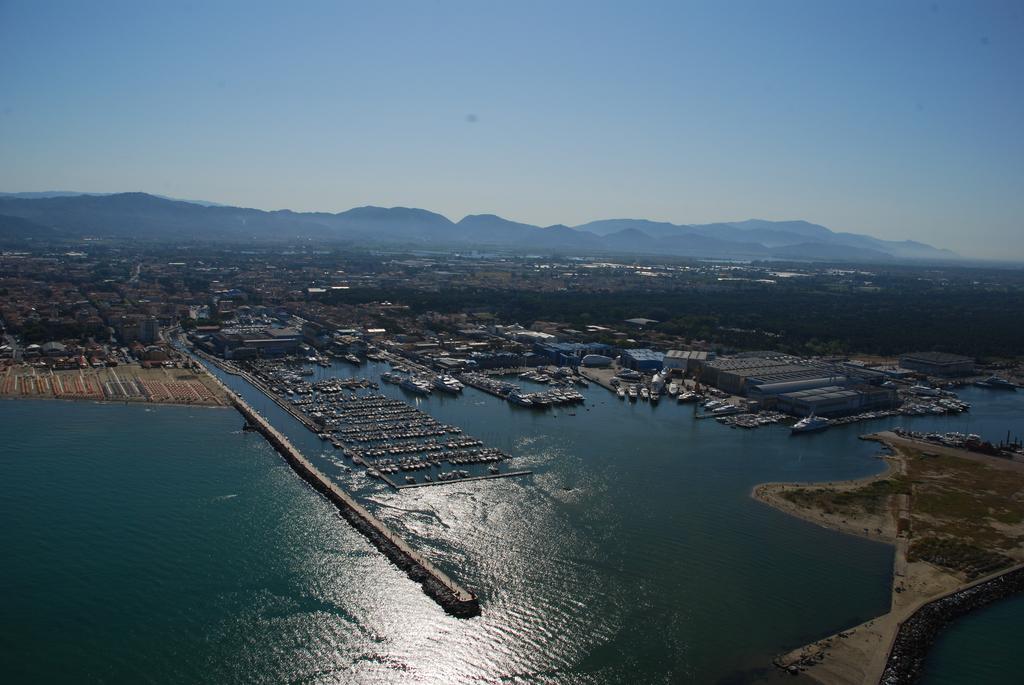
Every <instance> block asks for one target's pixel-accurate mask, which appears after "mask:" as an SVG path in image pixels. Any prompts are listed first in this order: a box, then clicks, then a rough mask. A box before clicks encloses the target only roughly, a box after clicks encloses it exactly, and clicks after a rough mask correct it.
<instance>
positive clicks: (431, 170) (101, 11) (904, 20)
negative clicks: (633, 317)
mask: <svg viewBox="0 0 1024 685" xmlns="http://www.w3.org/2000/svg"><path fill="white" fill-rule="evenodd" d="M33 190H76V191H88V192H120V191H130V190H141V191H146V192H151V193H157V194H163V195H169V196H173V197H181V198H189V199H201V200H212V201H216V202H221V203H225V204H233V205H240V206H246V207H257V208H261V209H280V208H291V209H295V210H318V211H343V210H345V209H349V208H351V207H354V206H361V205H368V204H372V205H381V206H411V207H423V208H425V209H430V210H433V211H437V212H440V213H442V214H444V215H446V216H448V217H450V218H452V219H453V220H458V219H460V218H462V217H463V216H464V215H466V214H477V213H493V214H499V215H501V216H504V217H506V218H510V219H513V220H516V221H523V222H528V223H535V224H540V225H550V224H555V223H565V224H568V225H575V224H580V223H584V222H586V221H590V220H594V219H602V218H647V219H652V220H659V221H672V222H675V223H707V222H714V221H733V220H741V219H748V218H762V219H778V220H781V219H806V220H808V221H814V222H816V223H821V224H824V225H826V226H828V227H830V228H832V229H833V230H837V231H851V232H856V233H868V234H871V235H875V236H877V237H881V238H887V239H914V240H920V241H923V242H927V243H930V244H934V245H937V246H940V247H947V248H950V249H953V250H956V251H958V252H960V253H961V254H963V255H965V256H971V257H986V258H1002V259H1024V225H1022V217H1024V3H1021V2H1019V0H1013V1H1010V2H983V1H980V0H978V1H965V2H943V1H936V2H916V1H913V0H907V1H903V0H901V1H899V2H892V1H891V0H887V1H883V2H873V1H864V2H837V1H833V0H811V1H808V2H802V1H798V0H792V1H780V2H771V1H768V0H760V1H754V2H743V1H732V0H720V1H717V2H683V1H681V0H675V1H670V2H625V1H623V2H617V3H606V2H599V1H596V0H588V1H586V2H569V1H566V2H531V1H527V0H516V1H515V2H504V3H498V2H494V1H490V0H480V1H477V2H445V1H439V2H431V1H429V0H422V1H419V2H387V1H384V0H374V1H373V2H365V1H364V2H340V1H339V2H294V3H281V2H257V1H250V2H237V3H227V2H214V1H202V2H192V3H187V2H173V3H169V2H161V3H157V2H150V1H145V0H143V1H138V0H136V1H134V2H123V3H122V2H115V1H104V2H98V3H85V2H77V1H75V2H49V1H47V0H30V1H27V2H22V1H11V0H0V191H6V192H16V191H33Z"/></svg>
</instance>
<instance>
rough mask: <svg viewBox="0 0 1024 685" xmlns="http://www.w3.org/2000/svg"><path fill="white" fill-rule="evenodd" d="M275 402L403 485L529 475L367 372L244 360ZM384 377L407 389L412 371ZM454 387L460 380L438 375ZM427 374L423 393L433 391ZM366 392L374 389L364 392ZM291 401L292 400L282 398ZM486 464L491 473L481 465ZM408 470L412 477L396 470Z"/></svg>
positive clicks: (419, 390) (368, 469)
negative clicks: (505, 467) (383, 388)
mask: <svg viewBox="0 0 1024 685" xmlns="http://www.w3.org/2000/svg"><path fill="white" fill-rule="evenodd" d="M239 369H240V371H241V372H242V373H244V374H246V376H247V377H249V378H252V379H253V380H254V381H255V382H256V383H257V384H258V387H260V388H261V389H263V390H264V391H265V392H267V393H269V394H270V395H271V396H272V397H273V399H274V401H275V402H277V403H278V404H279V405H282V406H284V407H285V408H286V409H287V411H289V413H292V414H293V415H296V416H297V417H299V418H300V420H301V421H302V422H303V424H304V425H305V426H306V427H307V428H309V430H311V431H313V432H314V433H316V434H317V436H318V437H319V438H320V439H321V440H323V441H326V442H329V443H330V444H331V445H332V446H333V447H334V448H335V449H337V450H339V451H340V453H341V454H342V455H343V456H344V457H345V458H346V459H347V460H349V461H350V462H351V463H352V464H353V465H356V466H357V467H361V468H363V469H365V473H366V475H367V476H368V477H370V478H376V479H379V480H381V481H383V482H384V483H386V484H388V485H389V486H390V487H392V488H394V489H396V490H398V489H404V488H408V487H411V486H414V485H442V484H445V483H452V482H456V481H467V480H470V481H476V480H486V479H492V478H507V477H509V476H525V475H529V473H530V471H528V470H517V471H514V472H508V471H502V470H501V466H500V465H501V464H502V462H504V461H506V460H507V459H509V455H508V454H506V453H504V452H502V451H501V450H497V449H494V448H488V447H486V446H485V445H484V443H483V441H481V440H479V439H476V438H473V437H470V436H465V435H463V431H462V429H461V428H459V427H458V426H454V425H450V424H443V423H441V422H439V421H437V420H436V419H434V418H433V417H431V416H430V415H429V414H427V413H426V412H423V411H422V410H420V409H418V408H417V407H415V406H413V405H411V404H408V403H407V402H404V401H402V400H398V399H394V398H390V397H387V396H385V395H381V394H379V393H376V392H372V391H375V390H377V389H379V385H378V384H377V383H376V382H375V381H372V380H369V379H366V378H360V377H349V378H340V377H329V378H322V379H320V380H317V381H310V380H308V377H307V376H305V375H303V373H302V372H301V370H296V369H295V368H293V367H291V366H289V365H286V364H279V363H274V362H251V363H246V364H243V365H242V366H240V367H239ZM381 378H382V380H383V381H385V382H388V383H392V384H394V383H395V382H396V381H399V378H401V380H400V381H399V382H398V385H399V387H401V388H402V389H403V390H407V389H408V388H407V385H408V384H411V379H412V378H413V377H412V376H408V377H406V376H399V375H397V374H395V373H394V372H385V373H383V374H381ZM438 378H439V379H441V380H440V381H439V382H440V383H441V384H443V385H446V386H448V387H449V388H450V389H451V390H452V394H457V392H458V391H460V390H461V387H459V388H458V390H455V388H456V386H455V385H454V384H453V383H452V381H453V380H454V379H450V378H443V377H440V376H439V377H438ZM427 385H428V384H427V383H426V381H420V383H418V384H416V385H415V388H416V390H415V391H414V392H415V394H429V393H430V389H429V387H427ZM360 391H371V392H369V393H367V392H360ZM282 403H286V404H282ZM481 467H485V470H484V471H483V472H479V471H477V470H476V469H479V468H481ZM399 473H402V474H404V484H398V483H396V482H395V481H394V480H393V479H392V478H391V477H390V476H394V475H396V474H399Z"/></svg>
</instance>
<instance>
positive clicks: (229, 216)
mask: <svg viewBox="0 0 1024 685" xmlns="http://www.w3.org/2000/svg"><path fill="white" fill-rule="evenodd" d="M94 236H95V237H106V236H116V237H121V238H134V239H141V240H159V241H168V240H176V239H187V240H196V239H198V240H216V241H231V240H235V241H239V240H250V239H256V240H286V239H295V238H305V239H315V240H321V241H335V242H336V241H352V242H357V243H359V244H361V245H365V246H372V245H389V244H390V245H406V246H408V245H413V246H421V247H429V248H441V247H461V248H466V247H484V246H490V247H499V248H512V249H517V250H526V251H531V250H540V251H547V250H557V251H567V252H572V253H575V254H657V255H674V256H689V257H714V258H726V259H733V258H741V259H750V258H761V259H764V258H768V259H798V260H802V259H809V260H838V261H851V262H878V261H883V262H885V261H893V260H902V261H914V260H930V261H948V260H951V259H957V258H958V255H956V254H955V253H953V252H950V251H948V250H942V249H936V248H934V247H932V246H930V245H925V244H923V243H918V242H914V241H887V240H879V239H877V238H872V237H871V236H866V235H857V234H853V233H835V232H833V231H830V230H829V229H828V228H826V227H824V226H819V225H817V224H812V223H809V222H806V221H763V220H758V219H750V220H747V221H739V222H726V223H715V224H704V225H677V224H670V223H666V222H654V221H648V220H645V219H608V220H602V221H593V222H590V223H587V224H583V225H581V226H575V227H569V226H564V225H555V226H547V227H541V226H533V225H530V224H524V223H519V222H515V221H510V220H508V219H504V218H502V217H499V216H496V215H494V214H475V215H470V216H466V217H464V218H462V219H461V220H460V221H458V222H453V221H451V220H450V219H448V218H447V217H445V216H442V215H440V214H437V213H435V212H431V211H428V210H425V209H416V208H408V207H391V208H384V207H356V208H354V209H350V210H348V211H346V212H340V213H337V214H330V213H326V212H308V213H300V212H293V211H290V210H279V211H275V212H264V211H261V210H257V209H245V208H240V207H227V206H224V205H212V204H211V203H205V202H204V203H197V202H189V201H182V200H172V199H169V198H163V197H157V196H153V195H148V194H146V193H120V194H114V195H79V194H74V193H68V192H60V191H58V192H49V193H47V192H42V193H21V194H3V193H0V238H7V239H23V240H24V239H28V240H37V239H47V238H58V237H69V238H74V237H94Z"/></svg>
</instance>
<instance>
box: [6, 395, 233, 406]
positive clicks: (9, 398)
mask: <svg viewBox="0 0 1024 685" xmlns="http://www.w3.org/2000/svg"><path fill="white" fill-rule="evenodd" d="M0 400H2V401H10V402H25V401H32V400H42V401H46V402H92V403H93V404H120V405H149V406H154V407H200V408H202V409H231V405H230V404H209V403H206V402H191V403H190V402H159V401H157V402H154V401H153V400H108V399H102V400H100V399H96V398H95V397H54V396H53V395H0Z"/></svg>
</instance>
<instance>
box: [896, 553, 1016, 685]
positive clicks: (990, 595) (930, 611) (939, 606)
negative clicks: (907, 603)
mask: <svg viewBox="0 0 1024 685" xmlns="http://www.w3.org/2000/svg"><path fill="white" fill-rule="evenodd" d="M1018 592H1024V567H1018V568H1016V569H1013V570H1011V571H1008V572H1006V573H1003V574H1001V575H998V576H996V577H994V578H991V579H989V580H983V581H980V582H978V583H976V584H973V585H970V586H969V587H966V588H963V589H961V590H957V591H956V592H953V593H951V594H949V595H946V596H945V597H941V598H939V599H936V600H935V601H932V602H929V603H928V604H925V605H924V606H923V607H921V608H920V609H918V610H917V611H916V612H914V614H913V615H912V616H910V618H908V619H907V620H906V621H904V622H903V624H902V625H900V628H899V631H898V632H897V633H896V639H895V640H894V641H893V645H892V649H891V650H890V651H889V659H888V662H887V663H886V666H885V670H884V671H883V672H882V678H881V680H880V683H882V685H902V684H903V683H911V682H914V681H915V680H917V679H918V677H919V676H920V675H921V670H922V666H923V665H924V660H925V656H926V655H927V653H928V648H929V647H931V645H932V643H933V642H935V639H936V638H937V637H938V635H939V633H940V632H941V631H942V629H943V628H945V627H946V625H947V624H949V623H950V622H951V621H953V620H955V619H957V618H959V617H960V616H963V615H964V614H966V613H968V612H970V611H972V610H974V609H978V608H980V607H983V606H985V605H986V604H990V603H991V602H994V601H997V600H1000V599H1004V598H1006V597H1009V596H1011V595H1014V594H1016V593H1018Z"/></svg>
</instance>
